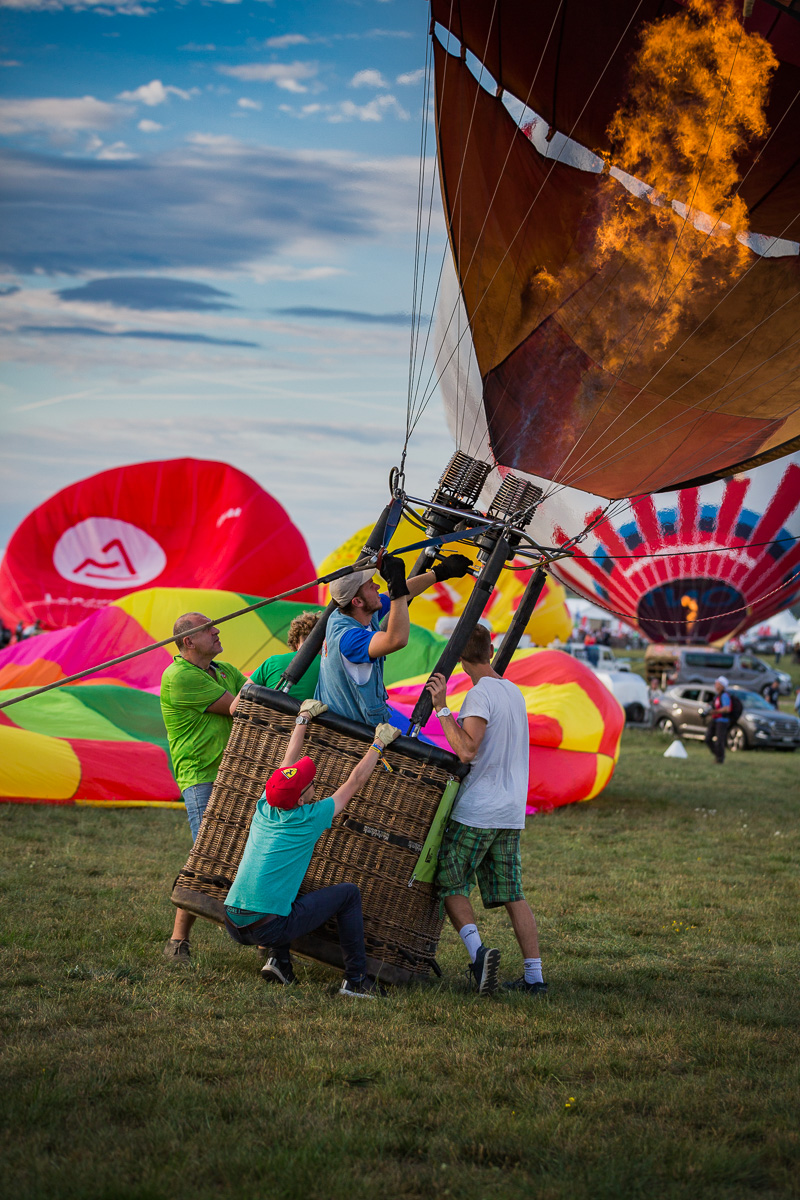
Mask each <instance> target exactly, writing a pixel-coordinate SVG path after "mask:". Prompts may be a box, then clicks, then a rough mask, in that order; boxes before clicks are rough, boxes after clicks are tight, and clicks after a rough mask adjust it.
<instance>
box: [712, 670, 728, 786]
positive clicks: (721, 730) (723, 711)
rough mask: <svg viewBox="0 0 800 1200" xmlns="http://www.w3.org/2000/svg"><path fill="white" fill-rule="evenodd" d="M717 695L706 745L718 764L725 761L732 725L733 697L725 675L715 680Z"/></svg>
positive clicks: (713, 702)
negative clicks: (729, 731)
mask: <svg viewBox="0 0 800 1200" xmlns="http://www.w3.org/2000/svg"><path fill="white" fill-rule="evenodd" d="M714 690H715V692H716V695H715V697H714V699H713V701H712V704H711V715H710V716H709V718H708V728H707V729H706V745H707V746H708V748H709V750H710V751H711V753H712V754H713V755H714V758H715V759H716V761H717V762H718V763H720V764H721V763H723V762H724V761H725V743H726V742H727V740H728V730H729V728H730V723H731V710H732V707H733V706H732V704H731V695H730V692H729V691H728V681H727V679H726V678H725V676H724V675H720V676H719V678H718V679H715V680H714Z"/></svg>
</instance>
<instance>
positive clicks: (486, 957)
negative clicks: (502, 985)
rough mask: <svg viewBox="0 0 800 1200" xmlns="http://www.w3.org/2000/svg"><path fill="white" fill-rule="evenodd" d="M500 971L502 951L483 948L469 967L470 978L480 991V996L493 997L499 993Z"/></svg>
mask: <svg viewBox="0 0 800 1200" xmlns="http://www.w3.org/2000/svg"><path fill="white" fill-rule="evenodd" d="M499 970H500V951H499V950H488V949H487V948H486V946H481V947H480V949H479V950H478V953H477V955H476V956H475V962H474V963H470V966H469V974H470V978H471V979H472V982H473V983H474V984H475V986H476V988H477V989H478V995H479V996H491V995H492V993H493V992H496V991H497V988H498V984H499V980H498V978H497V973H498V971H499Z"/></svg>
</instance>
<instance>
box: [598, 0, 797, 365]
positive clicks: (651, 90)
mask: <svg viewBox="0 0 800 1200" xmlns="http://www.w3.org/2000/svg"><path fill="white" fill-rule="evenodd" d="M777 65H778V63H777V59H776V58H775V56H774V54H773V52H772V49H771V47H770V46H769V44H768V43H767V42H766V41H765V40H764V39H763V38H762V37H760V36H759V35H758V34H751V33H747V32H745V30H744V29H743V28H742V25H741V24H740V22H739V20H738V17H737V14H736V10H735V8H734V5H733V3H732V0H687V3H686V10H685V11H684V12H681V13H678V14H676V15H674V16H671V17H666V18H664V19H663V20H660V21H655V22H653V23H652V24H650V25H649V26H648V27H647V28H646V30H645V32H644V35H643V37H642V41H641V46H640V50H639V54H638V57H637V59H636V61H635V63H634V64H633V67H632V70H631V75H630V79H629V88H628V97H627V100H626V102H625V103H624V104H623V105H622V106H621V107H620V108H619V109H618V110H617V112H616V114H615V115H614V118H613V120H612V122H611V125H610V126H609V130H608V132H609V136H610V137H611V142H612V147H613V159H612V163H611V167H612V173H613V168H616V170H617V171H620V170H621V171H622V172H625V173H626V174H627V175H628V176H629V177H630V176H632V177H633V179H630V178H628V180H627V189H626V187H625V186H623V185H622V183H620V182H619V181H618V179H615V178H609V177H606V179H605V180H604V186H603V188H601V214H600V219H599V222H598V224H597V226H596V229H595V233H594V239H593V244H592V245H591V247H590V249H589V256H590V260H591V262H592V265H593V266H595V267H596V268H598V269H599V270H601V271H602V269H603V268H607V269H610V270H611V271H613V273H615V274H616V271H617V268H618V267H620V266H621V268H622V269H621V270H620V271H619V274H618V275H617V276H616V280H617V282H616V284H615V285H614V286H612V287H609V289H608V291H607V292H606V297H605V298H604V303H603V304H602V306H601V309H602V313H601V311H598V310H595V312H596V315H594V316H593V315H591V314H588V317H587V319H588V323H589V324H590V327H591V330H592V332H593V333H594V335H595V337H596V338H597V339H598V340H599V341H600V344H601V345H602V346H603V348H604V357H605V359H606V366H609V367H614V366H619V365H621V363H622V362H623V361H624V359H625V358H626V357H627V356H628V355H629V354H630V353H631V352H634V354H635V356H636V357H638V358H642V357H648V356H649V353H650V352H653V351H659V350H662V349H663V348H664V347H665V346H666V345H667V343H668V342H669V341H670V339H671V338H672V337H674V336H675V334H676V333H677V332H678V330H679V327H680V325H681V322H682V321H683V320H685V319H686V318H687V317H691V316H692V315H693V312H694V311H695V310H696V308H697V307H698V304H699V302H700V301H702V300H705V299H707V297H708V295H709V293H710V292H712V291H713V290H715V289H716V288H718V287H720V286H721V285H723V284H727V283H729V282H730V281H731V280H732V279H735V278H736V276H738V275H739V274H741V272H742V271H743V270H744V269H745V267H746V266H747V264H748V263H749V262H750V261H752V260H751V257H750V252H749V251H748V250H747V249H746V248H745V247H744V246H743V245H742V244H741V242H739V241H737V239H736V235H737V234H743V233H746V232H747V231H748V213H747V207H746V205H745V203H744V201H743V200H742V198H741V197H740V196H739V195H738V194H737V189H738V187H739V185H740V183H741V170H740V167H739V164H738V161H737V155H739V154H741V152H742V151H743V150H745V149H746V148H747V147H749V146H750V145H751V144H752V143H753V142H754V141H755V140H757V139H761V138H763V137H764V136H765V135H766V133H767V132H768V126H767V122H766V118H765V112H764V110H765V105H766V101H767V93H768V87H769V81H770V78H771V75H772V72H773V71H774V70H775V68H776V67H777ZM637 181H640V183H639V182H637ZM641 184H644V185H646V186H645V187H642V186H641ZM631 188H633V190H634V191H636V190H638V191H639V195H634V194H631V190H630V189H631ZM648 201H649V203H648ZM676 210H677V211H676ZM619 255H621V256H622V258H623V260H624V261H623V262H622V263H620V260H619V257H618V256H619ZM612 258H616V261H615V262H613V263H612V262H611V260H612ZM605 273H606V272H603V274H605ZM643 318H644V319H643ZM601 320H602V324H603V326H604V328H602V329H601ZM609 331H610V332H609ZM587 332H589V331H588V330H587ZM590 336H591V333H590ZM592 340H594V339H592Z"/></svg>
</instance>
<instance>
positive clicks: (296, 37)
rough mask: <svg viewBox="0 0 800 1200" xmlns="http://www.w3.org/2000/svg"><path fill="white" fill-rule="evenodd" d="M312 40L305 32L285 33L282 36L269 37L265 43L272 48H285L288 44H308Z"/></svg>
mask: <svg viewBox="0 0 800 1200" xmlns="http://www.w3.org/2000/svg"><path fill="white" fill-rule="evenodd" d="M310 40H311V39H310V38H307V37H306V35H305V34H304V33H284V34H281V36H280V37H271V38H267V40H266V41H265V42H264V45H265V46H266V47H267V48H268V49H270V50H285V49H286V47H287V46H307V45H308V44H309V42H310Z"/></svg>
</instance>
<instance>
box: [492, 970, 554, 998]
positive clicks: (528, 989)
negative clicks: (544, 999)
mask: <svg viewBox="0 0 800 1200" xmlns="http://www.w3.org/2000/svg"><path fill="white" fill-rule="evenodd" d="M503 991H504V992H525V994H526V995H527V996H546V995H547V984H546V983H544V982H542V983H528V982H527V980H526V979H525V976H524V975H522V976H520V978H519V979H515V980H514V981H513V983H504V984H503Z"/></svg>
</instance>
